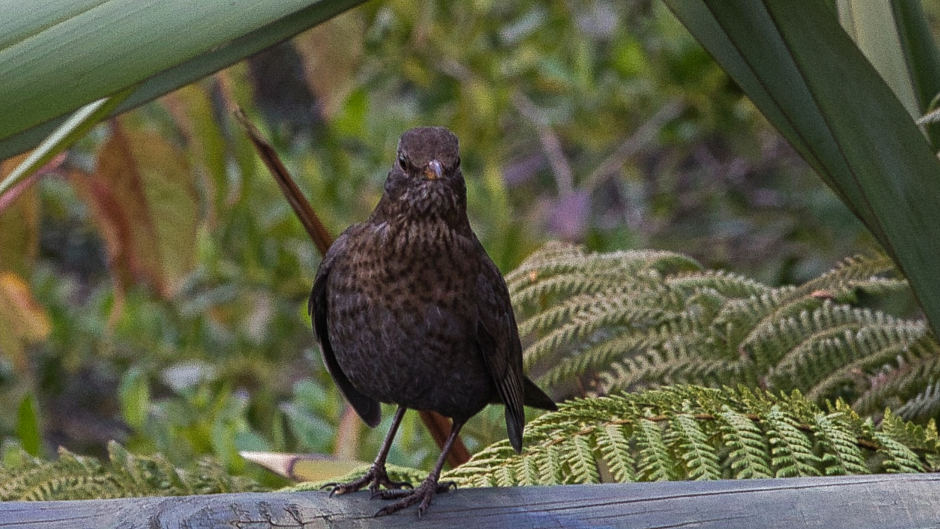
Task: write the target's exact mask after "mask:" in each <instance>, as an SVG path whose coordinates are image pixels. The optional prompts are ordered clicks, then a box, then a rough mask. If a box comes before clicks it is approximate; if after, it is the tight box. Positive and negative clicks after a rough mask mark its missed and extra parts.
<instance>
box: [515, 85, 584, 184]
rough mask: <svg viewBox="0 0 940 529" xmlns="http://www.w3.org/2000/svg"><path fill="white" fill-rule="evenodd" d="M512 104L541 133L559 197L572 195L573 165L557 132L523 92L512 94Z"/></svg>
mask: <svg viewBox="0 0 940 529" xmlns="http://www.w3.org/2000/svg"><path fill="white" fill-rule="evenodd" d="M512 103H513V106H515V107H516V110H518V111H519V113H520V114H522V116H523V117H524V118H526V119H527V120H529V122H530V123H532V125H533V126H534V127H535V129H536V130H537V131H538V133H539V142H540V143H541V144H542V151H544V152H545V156H546V157H547V158H548V163H549V164H551V166H552V172H554V173H555V182H556V183H557V184H558V195H559V196H565V195H568V194H570V193H571V191H572V189H573V188H574V172H573V171H572V170H571V164H570V163H568V158H567V157H565V151H564V150H563V149H562V147H561V140H559V139H558V135H557V134H555V131H554V130H553V129H552V128H551V127H550V126H549V125H548V124H547V123H545V119H543V117H542V114H543V112H542V111H541V110H540V109H539V108H538V107H537V106H535V103H533V102H532V100H531V99H529V98H528V97H526V96H525V94H523V93H522V92H515V93H513V94H512Z"/></svg>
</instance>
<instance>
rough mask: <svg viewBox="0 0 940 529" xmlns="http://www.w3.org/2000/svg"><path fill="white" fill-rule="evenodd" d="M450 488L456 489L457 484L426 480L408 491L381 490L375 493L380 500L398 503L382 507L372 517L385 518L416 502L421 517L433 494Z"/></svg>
mask: <svg viewBox="0 0 940 529" xmlns="http://www.w3.org/2000/svg"><path fill="white" fill-rule="evenodd" d="M451 488H453V489H456V488H457V484H456V483H454V482H453V481H445V482H443V483H438V482H437V480H432V479H430V478H428V479H426V480H424V482H422V483H421V485H420V486H419V487H418V488H416V489H413V490H410V491H406V490H381V491H379V492H378V493H377V495H378V496H379V497H380V498H382V499H384V500H394V499H397V500H398V501H396V502H395V503H392V504H390V505H386V506H385V507H382V508H381V509H379V510H378V511H377V512H376V513H375V515H374V516H385V515H386V514H392V513H394V512H397V511H400V510H402V509H404V508H406V507H410V506H412V505H414V504H415V503H418V502H420V505H418V516H421V515H423V514H424V513H425V511H427V510H428V507H430V505H431V499H432V498H434V495H435V494H438V493H445V492H447V491H449V490H450V489H451ZM373 497H375V495H373Z"/></svg>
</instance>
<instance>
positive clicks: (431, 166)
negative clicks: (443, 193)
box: [424, 160, 444, 180]
mask: <svg viewBox="0 0 940 529" xmlns="http://www.w3.org/2000/svg"><path fill="white" fill-rule="evenodd" d="M443 174H444V168H443V167H442V166H441V162H439V161H437V160H431V161H430V162H428V165H427V167H425V168H424V177H425V178H427V179H428V180H437V179H438V178H440V177H441V175H443Z"/></svg>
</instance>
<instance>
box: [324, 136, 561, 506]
mask: <svg viewBox="0 0 940 529" xmlns="http://www.w3.org/2000/svg"><path fill="white" fill-rule="evenodd" d="M309 310H310V315H311V318H312V320H313V327H314V331H315V333H316V336H317V339H318V340H319V342H320V350H321V352H322V353H323V361H324V363H325V364H326V367H327V369H328V370H329V372H330V374H331V375H332V376H333V380H334V381H335V382H336V385H337V386H339V389H340V391H341V392H342V393H343V395H344V396H345V397H346V400H348V401H349V403H350V404H352V406H353V408H355V410H356V412H357V413H358V414H359V416H360V417H362V420H364V421H365V422H366V423H367V424H368V425H369V426H372V427H374V426H376V425H377V424H378V423H379V418H380V417H379V416H380V411H379V403H380V402H387V403H393V404H397V405H398V410H397V411H396V412H395V417H394V420H393V421H392V426H391V428H390V429H389V432H388V435H386V437H385V440H384V441H383V443H382V447H381V448H380V449H379V453H378V456H376V458H375V462H374V463H373V464H372V467H371V468H370V470H369V472H368V473H367V474H366V475H365V476H363V477H362V478H360V479H357V480H355V481H352V482H350V483H343V484H332V485H331V486H332V492H333V493H334V494H343V493H346V492H352V491H355V490H359V489H361V488H362V487H364V486H366V485H368V486H369V489H370V490H371V491H372V492H373V495H377V496H380V497H382V498H385V499H398V500H399V501H397V502H395V503H393V504H389V505H388V506H386V507H385V508H383V509H381V510H380V511H379V512H377V513H376V515H383V514H389V513H393V512H395V511H397V510H399V509H403V508H405V507H408V506H409V505H413V504H415V503H418V502H420V506H419V507H418V514H419V515H420V514H423V513H424V511H425V510H427V508H428V505H430V503H431V499H432V498H433V497H434V494H435V493H436V492H443V491H446V490H447V489H448V485H449V484H443V483H442V484H439V483H438V478H439V477H440V474H441V467H443V465H444V461H445V457H446V455H447V452H448V450H450V447H451V445H452V443H453V441H454V439H455V438H456V437H457V434H458V433H459V432H460V428H461V426H463V424H464V423H465V422H466V421H467V420H468V419H469V418H470V417H472V416H474V415H476V414H477V413H478V412H479V411H480V410H482V409H483V408H484V407H485V406H486V405H487V404H490V403H502V404H504V405H505V406H506V428H507V430H508V433H509V441H510V443H511V444H512V446H513V448H514V449H515V450H516V451H517V452H519V451H521V449H522V430H523V427H524V425H525V415H524V414H523V410H522V406H523V404H525V405H528V406H535V407H538V408H542V409H549V410H553V409H555V404H554V403H553V402H552V400H551V398H549V397H548V396H547V395H546V394H545V393H543V392H542V390H540V389H539V388H538V387H536V386H535V384H534V383H532V381H530V380H529V379H528V378H526V377H525V376H524V375H523V373H522V346H521V345H520V343H519V333H518V330H517V329H516V320H515V316H514V315H513V311H512V305H511V303H510V301H509V291H508V289H507V288H506V282H505V281H504V280H503V277H502V275H500V273H499V270H498V269H497V268H496V265H495V264H493V261H492V260H490V258H489V256H488V255H487V254H486V250H484V249H483V245H481V244H480V241H479V240H477V238H476V235H474V233H473V230H471V229H470V222H469V220H468V219H467V189H466V185H465V184H464V179H463V174H462V173H461V171H460V155H459V153H458V148H457V137H456V136H455V135H454V134H453V133H452V132H450V131H449V130H447V129H446V128H443V127H421V128H415V129H411V130H409V131H407V132H405V133H404V134H402V136H401V139H400V140H399V142H398V158H397V160H396V162H395V163H394V165H393V166H392V169H391V170H390V171H389V172H388V177H387V179H386V181H385V193H384V194H383V196H382V199H381V200H380V201H379V204H378V205H377V206H376V207H375V210H374V211H373V212H372V215H371V216H370V217H369V218H368V220H366V221H365V222H363V223H360V224H354V225H352V226H350V227H349V228H348V229H347V230H346V231H345V232H343V234H342V235H340V236H339V238H337V239H336V242H334V243H333V245H332V246H331V247H330V249H329V251H328V252H327V254H326V255H325V256H324V258H323V261H322V262H321V263H320V269H319V270H318V271H317V277H316V280H315V281H314V284H313V291H312V292H311V294H310V304H309ZM409 408H410V409H416V410H433V411H436V412H438V413H440V414H441V415H444V416H446V417H450V418H451V419H452V421H453V423H452V426H451V431H450V435H449V436H448V438H447V441H446V442H445V444H444V447H443V448H442V451H441V455H440V457H439V458H438V460H437V463H436V464H435V465H434V469H433V470H432V471H431V472H430V474H428V477H427V478H426V479H425V480H424V481H423V482H422V483H421V485H419V486H418V487H417V488H416V489H414V490H401V489H404V488H411V485H410V484H408V483H400V482H394V481H391V480H390V479H389V477H388V474H387V473H386V470H385V459H386V456H387V455H388V450H389V447H390V446H391V443H392V440H393V439H394V437H395V431H396V430H397V429H398V425H399V423H400V422H401V419H402V416H403V415H404V413H405V410H406V409H409ZM380 486H382V487H385V490H381V491H380V489H379V488H380Z"/></svg>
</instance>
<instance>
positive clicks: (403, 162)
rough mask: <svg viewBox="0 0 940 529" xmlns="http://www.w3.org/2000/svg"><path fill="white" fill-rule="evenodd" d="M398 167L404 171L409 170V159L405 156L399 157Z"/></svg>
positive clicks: (400, 155)
mask: <svg viewBox="0 0 940 529" xmlns="http://www.w3.org/2000/svg"><path fill="white" fill-rule="evenodd" d="M398 167H401V169H402V171H404V170H405V169H407V168H408V158H405V155H404V154H399V155H398Z"/></svg>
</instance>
